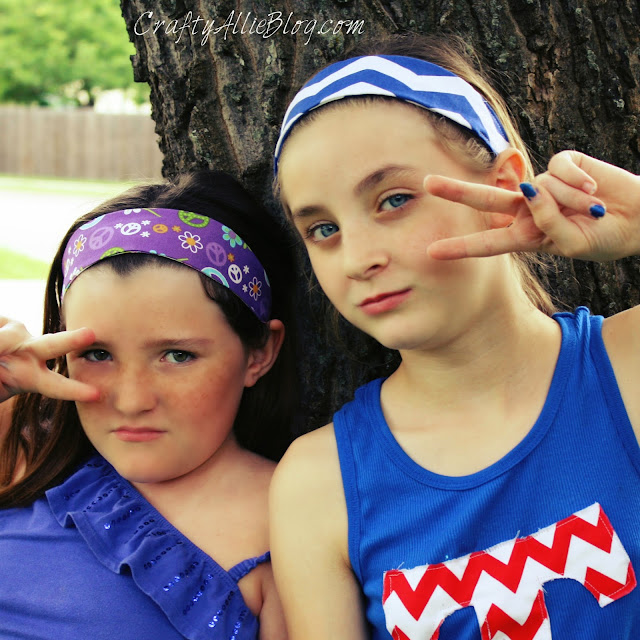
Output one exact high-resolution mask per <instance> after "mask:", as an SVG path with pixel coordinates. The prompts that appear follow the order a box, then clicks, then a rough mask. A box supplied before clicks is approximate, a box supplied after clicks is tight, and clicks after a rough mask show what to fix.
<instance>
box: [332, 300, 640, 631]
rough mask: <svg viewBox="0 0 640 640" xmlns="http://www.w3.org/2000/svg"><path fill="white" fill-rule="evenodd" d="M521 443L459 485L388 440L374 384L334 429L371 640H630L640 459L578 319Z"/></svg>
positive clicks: (587, 327) (636, 593)
mask: <svg viewBox="0 0 640 640" xmlns="http://www.w3.org/2000/svg"><path fill="white" fill-rule="evenodd" d="M554 318H555V319H556V321H557V322H558V323H559V324H560V326H561V328H562V345H561V349H560V354H559V357H558V361H557V364H556V369H555V372H554V375H553V379H552V382H551V386H550V389H549V392H548V395H547V398H546V401H545V405H544V407H543V409H542V411H541V413H540V415H539V417H538V419H537V421H536V423H535V424H534V425H533V427H532V428H531V430H530V431H529V433H528V434H527V436H526V437H525V438H524V439H523V440H522V441H521V442H520V443H519V444H518V445H517V446H516V447H515V448H514V449H512V450H511V451H510V452H509V453H508V454H507V455H505V456H504V457H503V458H502V459H500V460H499V461H497V462H496V463H495V464H492V465H491V466H489V467H487V468H485V469H483V470H482V471H479V472H478V473H474V474H471V475H468V476H463V477H449V476H443V475H438V474H436V473H432V472H430V471H428V470H427V469H425V468H423V467H421V466H420V465H418V464H417V463H416V462H414V461H413V460H412V459H411V458H410V457H409V456H407V454H406V453H405V452H404V451H403V450H402V448H401V447H400V445H399V444H398V442H397V441H396V440H395V439H394V437H393V435H392V433H391V431H390V429H389V427H388V425H387V424H386V422H385V419H384V416H383V413H382V409H381V406H380V388H381V385H382V382H383V381H382V380H375V381H374V382H372V383H370V384H368V385H366V386H364V387H362V388H361V389H359V390H358V391H357V393H356V397H355V399H354V400H353V401H352V402H350V403H349V404H347V405H346V406H345V407H343V408H342V409H341V410H340V411H339V412H338V413H337V414H336V415H335V418H334V427H335V434H336V440H337V444H338V453H339V457H340V466H341V471H342V478H343V485H344V491H345V496H346V501H347V511H348V522H349V557H350V561H351V565H352V568H353V571H354V572H355V575H356V576H357V578H358V580H359V581H360V584H361V585H362V589H363V592H364V598H365V601H366V615H367V619H368V621H369V624H370V626H371V633H372V636H371V637H372V638H373V640H381V639H383V638H384V639H388V638H390V637H393V638H394V639H397V640H414V639H418V638H419V639H420V640H430V639H432V640H435V639H436V638H439V640H480V639H482V640H488V639H490V638H500V639H501V640H504V639H507V638H508V639H510V640H530V639H534V638H535V640H551V639H553V640H572V639H575V640H591V639H593V640H595V639H596V638H597V639H602V638H607V640H614V639H615V640H622V639H625V640H637V639H638V638H640V587H638V586H636V577H635V576H636V572H639V571H640V447H639V446H638V442H637V440H636V437H635V434H634V432H633V430H632V427H631V424H630V422H629V418H628V416H627V413H626V410H625V407H624V404H623V402H622V398H621V396H620V392H619V390H618V385H617V383H616V380H615V376H614V373H613V369H612V367H611V364H610V362H609V358H608V356H607V353H606V351H605V347H604V343H603V341H602V333H601V329H602V317H600V316H590V315H589V311H588V310H587V309H585V308H583V307H581V308H579V309H577V311H576V313H575V314H573V313H560V314H556V316H554Z"/></svg>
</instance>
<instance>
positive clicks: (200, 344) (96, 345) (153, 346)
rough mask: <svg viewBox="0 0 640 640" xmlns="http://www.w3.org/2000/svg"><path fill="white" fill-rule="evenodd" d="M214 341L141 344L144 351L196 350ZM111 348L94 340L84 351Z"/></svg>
mask: <svg viewBox="0 0 640 640" xmlns="http://www.w3.org/2000/svg"><path fill="white" fill-rule="evenodd" d="M213 342H214V340H212V339H211V338H175V339H172V338H162V339H161V340H149V341H147V342H144V343H143V345H142V346H143V347H144V348H145V349H169V348H172V349H178V350H179V349H184V350H185V351H186V350H189V349H196V348H202V347H206V346H209V345H211V344H213ZM110 347H111V345H110V344H109V342H108V341H105V340H96V341H95V342H93V343H92V344H90V345H89V346H87V347H85V348H84V350H89V349H106V350H108V349H109V348H110Z"/></svg>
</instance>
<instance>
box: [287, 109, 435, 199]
mask: <svg viewBox="0 0 640 640" xmlns="http://www.w3.org/2000/svg"><path fill="white" fill-rule="evenodd" d="M434 144H438V138H437V137H436V134H435V131H434V129H433V127H432V126H431V124H430V121H429V120H428V117H427V116H425V114H424V112H423V110H421V109H420V108H419V107H414V106H412V105H407V104H405V103H402V102H400V101H397V100H369V101H367V102H362V101H351V100H346V101H344V104H341V103H340V102H336V103H332V104H331V105H328V106H327V107H322V108H321V109H319V110H318V112H317V113H313V112H312V114H310V117H309V119H308V120H307V121H304V122H302V123H301V124H300V126H299V127H296V128H295V129H294V130H293V131H292V133H291V135H290V136H289V139H288V140H287V141H286V142H285V146H284V148H283V151H282V156H281V159H280V165H279V180H280V187H281V189H282V195H283V197H284V198H285V199H286V197H287V195H288V194H289V192H291V190H292V189H295V188H296V187H297V186H298V185H300V184H301V182H300V180H301V178H303V177H309V176H308V175H303V174H308V172H309V170H310V169H311V167H313V169H314V170H318V169H319V168H320V167H322V166H325V167H326V169H327V170H330V171H331V172H332V173H334V172H336V171H337V173H338V177H341V179H340V182H341V183H343V182H344V181H345V180H347V178H348V176H350V175H351V174H354V175H355V174H360V173H363V172H368V171H374V170H375V169H376V167H377V166H378V165H380V166H385V165H387V164H390V163H391V164H394V165H403V164H406V163H409V164H411V163H414V164H415V163H416V162H417V161H418V160H420V159H421V158H422V156H423V155H424V152H425V150H427V149H428V148H430V147H431V146H433V145H434ZM296 190H297V189H296Z"/></svg>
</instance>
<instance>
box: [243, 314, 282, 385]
mask: <svg viewBox="0 0 640 640" xmlns="http://www.w3.org/2000/svg"><path fill="white" fill-rule="evenodd" d="M283 341H284V324H282V322H281V321H280V320H269V337H268V338H267V342H266V343H265V345H264V346H263V347H260V348H259V349H252V350H251V351H250V353H249V360H248V362H247V371H246V374H245V379H244V386H245V387H253V385H254V384H255V383H256V382H258V380H260V378H262V376H263V375H264V374H265V373H267V371H269V369H271V367H272V366H273V365H274V363H275V361H276V359H277V357H278V354H279V353H280V348H281V347H282V343H283Z"/></svg>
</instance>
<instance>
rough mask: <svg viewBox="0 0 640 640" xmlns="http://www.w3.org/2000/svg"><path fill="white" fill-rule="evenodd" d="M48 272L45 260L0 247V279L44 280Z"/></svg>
mask: <svg viewBox="0 0 640 640" xmlns="http://www.w3.org/2000/svg"><path fill="white" fill-rule="evenodd" d="M48 272H49V265H48V264H47V263H46V262H43V261H42V260H36V259H35V258H30V257H29V256H24V255H21V254H19V253H16V252H15V251H11V249H5V248H4V247H0V280H4V279H7V280H44V279H45V278H46V277H47V274H48Z"/></svg>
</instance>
